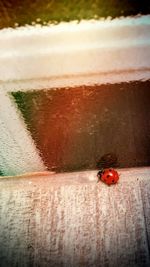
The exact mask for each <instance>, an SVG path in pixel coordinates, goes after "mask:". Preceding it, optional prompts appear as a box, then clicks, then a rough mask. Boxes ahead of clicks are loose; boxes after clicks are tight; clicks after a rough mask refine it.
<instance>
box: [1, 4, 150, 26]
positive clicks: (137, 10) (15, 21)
mask: <svg viewBox="0 0 150 267" xmlns="http://www.w3.org/2000/svg"><path fill="white" fill-rule="evenodd" d="M137 14H150V1H149V0H143V1H137V0H132V1H129V0H121V1H120V0H94V1H93V0H72V1H70V0H62V1H58V0H55V1H54V0H44V1H41V0H35V1H31V0H22V1H21V0H16V1H14V0H0V28H4V27H15V26H22V25H26V24H29V25H31V24H34V23H37V22H38V23H40V24H47V23H57V22H60V21H70V20H81V19H91V18H101V17H105V18H106V17H111V18H114V17H120V16H129V15H130V16H132V15H137Z"/></svg>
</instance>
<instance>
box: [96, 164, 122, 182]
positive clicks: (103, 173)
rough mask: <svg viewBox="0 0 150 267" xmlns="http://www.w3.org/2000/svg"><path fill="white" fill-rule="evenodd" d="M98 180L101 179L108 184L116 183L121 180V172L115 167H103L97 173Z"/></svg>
mask: <svg viewBox="0 0 150 267" xmlns="http://www.w3.org/2000/svg"><path fill="white" fill-rule="evenodd" d="M97 176H98V180H101V181H102V182H104V183H105V184H107V185H111V184H116V183H117V182H118V180H119V174H118V172H117V171H115V170H114V169H112V168H110V169H103V170H100V171H99V172H98V174H97Z"/></svg>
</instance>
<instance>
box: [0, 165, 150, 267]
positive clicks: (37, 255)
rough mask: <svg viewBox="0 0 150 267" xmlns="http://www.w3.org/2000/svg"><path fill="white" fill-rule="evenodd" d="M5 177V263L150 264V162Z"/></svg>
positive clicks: (1, 248)
mask: <svg viewBox="0 0 150 267" xmlns="http://www.w3.org/2000/svg"><path fill="white" fill-rule="evenodd" d="M119 173H120V181H119V183H118V184H117V185H114V186H110V187H108V186H106V185H105V184H103V183H101V182H100V183H96V171H85V172H78V173H66V174H55V175H51V176H50V177H39V178H38V177H36V178H35V177H34V178H14V179H1V180H0V266H2V267H5V266H7V267H9V266H11V267H13V266H19V267H22V266H56V267H57V266H70V267H74V266H76V267H77V266H80V267H81V266H86V267H88V266H89V267H94V266H105V267H114V266H121V267H124V266H125V267H126V266H134V267H148V266H150V254H149V253H150V251H149V242H150V220H149V218H150V168H139V169H124V170H119Z"/></svg>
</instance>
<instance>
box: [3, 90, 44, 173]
mask: <svg viewBox="0 0 150 267" xmlns="http://www.w3.org/2000/svg"><path fill="white" fill-rule="evenodd" d="M0 170H1V171H2V172H3V174H5V175H17V174H22V173H26V172H32V171H45V170H46V167H45V166H44V163H43V162H42V159H41V158H40V156H39V154H38V151H37V149H36V147H35V144H34V142H33V140H32V138H31V136H30V132H28V131H27V129H26V126H25V124H24V121H23V119H22V117H21V114H20V113H19V110H17V108H16V106H15V103H14V102H13V99H11V96H9V95H8V94H5V93H4V92H3V91H0Z"/></svg>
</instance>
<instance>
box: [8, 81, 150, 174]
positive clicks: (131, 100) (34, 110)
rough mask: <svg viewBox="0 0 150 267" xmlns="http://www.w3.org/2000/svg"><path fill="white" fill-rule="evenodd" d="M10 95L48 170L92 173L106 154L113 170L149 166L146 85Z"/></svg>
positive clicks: (149, 93) (148, 90) (148, 96)
mask: <svg viewBox="0 0 150 267" xmlns="http://www.w3.org/2000/svg"><path fill="white" fill-rule="evenodd" d="M13 96H14V98H15V100H16V102H17V104H18V107H19V108H20V109H21V112H22V114H23V116H24V118H25V121H26V123H27V126H28V129H29V130H30V131H31V134H32V137H33V139H34V140H35V142H36V144H37V147H38V148H39V150H40V152H41V154H42V157H43V159H44V161H45V163H46V165H47V166H48V168H49V169H53V170H56V171H73V170H82V169H95V168H96V166H97V163H98V162H99V159H101V157H103V156H104V155H105V154H111V155H114V156H113V157H116V159H117V162H116V163H117V166H118V167H135V166H136V167H138V166H148V165H150V119H149V118H150V81H147V82H131V83H120V84H107V85H99V86H98V85H97V86H92V87H91V86H81V87H76V88H70V89H66V88H63V89H55V90H40V91H32V92H31V91H30V92H17V93H13ZM103 158H104V157H103ZM103 158H102V159H103ZM110 160H112V159H110ZM114 163H115V162H114ZM105 167H106V166H105ZM107 167H109V166H107Z"/></svg>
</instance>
